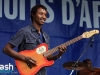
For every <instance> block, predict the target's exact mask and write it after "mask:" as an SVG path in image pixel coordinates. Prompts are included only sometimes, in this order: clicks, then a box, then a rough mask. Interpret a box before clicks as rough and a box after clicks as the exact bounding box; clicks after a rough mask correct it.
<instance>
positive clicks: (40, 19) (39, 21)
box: [3, 8, 66, 65]
mask: <svg viewBox="0 0 100 75" xmlns="http://www.w3.org/2000/svg"><path fill="white" fill-rule="evenodd" d="M32 16H33V25H34V26H35V28H36V29H37V30H38V33H40V30H41V27H42V25H43V24H44V23H45V21H46V19H47V11H46V10H45V9H43V8H39V9H37V12H36V14H35V15H33V14H32ZM14 47H15V46H14V45H12V44H10V43H8V44H7V45H6V46H5V47H4V49H3V52H4V53H5V54H7V55H9V56H11V57H12V58H14V59H16V60H21V61H24V62H26V63H28V64H30V65H36V60H34V59H33V58H31V57H28V56H24V55H21V54H19V53H18V52H16V51H15V50H14V49H13V48H14ZM58 49H59V53H58V54H57V55H55V56H49V57H47V59H48V60H56V59H58V57H60V56H62V55H63V53H64V52H65V51H66V46H59V47H58Z"/></svg>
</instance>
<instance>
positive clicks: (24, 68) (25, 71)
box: [15, 43, 54, 75]
mask: <svg viewBox="0 0 100 75" xmlns="http://www.w3.org/2000/svg"><path fill="white" fill-rule="evenodd" d="M46 51H48V46H47V44H45V43H43V44H40V45H39V46H38V47H37V48H36V49H34V50H24V51H21V52H19V53H20V54H22V55H25V56H28V57H31V58H33V59H35V60H36V64H37V65H36V66H33V67H32V68H29V66H28V65H27V64H26V63H25V62H23V61H19V60H15V63H16V66H17V69H18V71H19V73H20V75H35V74H36V73H37V72H38V71H39V70H40V69H41V68H42V67H44V66H51V65H52V64H54V61H53V60H52V61H48V60H47V59H46V58H45V57H44V56H43V53H44V52H46Z"/></svg>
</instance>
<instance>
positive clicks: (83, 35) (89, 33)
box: [82, 30, 99, 38]
mask: <svg viewBox="0 0 100 75" xmlns="http://www.w3.org/2000/svg"><path fill="white" fill-rule="evenodd" d="M98 33H99V30H91V31H87V32H84V33H83V34H82V37H83V38H90V37H91V36H93V35H94V34H98Z"/></svg>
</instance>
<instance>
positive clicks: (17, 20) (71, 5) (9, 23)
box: [0, 0, 100, 75]
mask: <svg viewBox="0 0 100 75" xmlns="http://www.w3.org/2000/svg"><path fill="white" fill-rule="evenodd" d="M36 4H43V5H45V6H46V7H47V9H48V18H47V21H46V23H45V24H44V26H43V29H44V31H45V32H46V33H47V34H48V35H49V36H50V48H53V47H55V46H58V45H60V44H62V43H64V42H67V41H69V40H71V39H73V38H75V37H77V36H80V35H81V34H82V33H84V32H86V31H90V30H94V29H97V30H100V0H0V75H19V74H18V72H17V70H16V68H15V64H14V59H13V58H10V57H9V56H7V55H5V54H3V52H2V49H3V47H4V46H5V45H6V44H7V42H8V41H9V40H10V38H11V37H12V36H13V35H14V34H15V33H16V32H17V31H18V30H19V29H20V28H22V27H25V26H28V25H30V24H31V21H30V10H31V7H32V6H34V5H36ZM89 41H90V38H86V39H82V40H79V41H77V42H75V43H73V44H72V45H70V46H68V47H67V51H66V53H65V54H64V55H63V56H62V57H61V59H58V60H56V61H55V64H54V65H53V66H51V67H47V75H69V74H70V72H71V70H67V69H65V68H63V64H64V63H66V62H72V61H76V60H77V59H78V58H79V56H80V55H81V54H82V52H83V51H84V50H85V49H86V51H85V52H84V54H83V55H82V57H81V58H80V60H79V62H82V61H83V60H84V59H87V58H88V59H91V60H92V62H93V67H98V68H100V34H97V35H95V36H94V38H93V40H92V46H90V45H89V46H88V48H86V46H87V45H88V43H89ZM15 50H17V48H15ZM75 73H76V71H74V73H73V75H75Z"/></svg>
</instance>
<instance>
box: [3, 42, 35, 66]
mask: <svg viewBox="0 0 100 75" xmlns="http://www.w3.org/2000/svg"><path fill="white" fill-rule="evenodd" d="M14 47H15V46H14V45H12V44H10V43H8V44H7V45H6V46H5V47H4V48H3V52H4V53H5V54H7V55H8V56H10V57H12V58H14V59H16V60H21V61H24V62H26V63H30V64H32V65H35V64H36V61H35V60H34V59H32V58H30V57H26V56H24V55H21V54H19V53H18V52H16V51H15V50H13V48H14Z"/></svg>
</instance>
